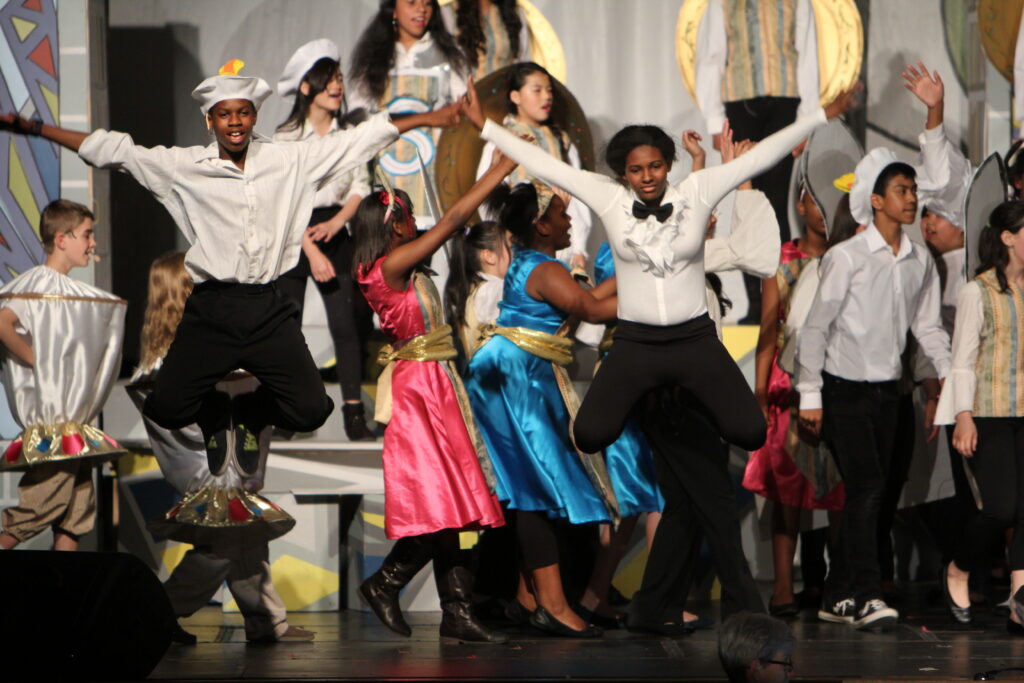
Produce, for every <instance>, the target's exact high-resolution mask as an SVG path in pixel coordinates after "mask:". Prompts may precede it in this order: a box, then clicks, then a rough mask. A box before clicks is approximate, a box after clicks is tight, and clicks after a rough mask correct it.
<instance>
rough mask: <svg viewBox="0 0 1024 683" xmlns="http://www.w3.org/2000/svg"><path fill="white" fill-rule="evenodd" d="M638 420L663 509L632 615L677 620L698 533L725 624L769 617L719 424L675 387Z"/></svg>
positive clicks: (654, 398) (649, 403) (647, 405)
mask: <svg viewBox="0 0 1024 683" xmlns="http://www.w3.org/2000/svg"><path fill="white" fill-rule="evenodd" d="M617 343H618V342H616V344H617ZM612 348H613V349H614V348H615V347H614V346H613V347H612ZM637 417H638V419H639V422H640V426H641V428H642V429H643V431H644V434H645V435H646V436H647V439H648V441H649V443H650V444H651V448H652V449H653V450H654V468H655V472H656V475H657V478H658V485H659V486H660V487H661V493H662V495H663V496H664V498H665V509H664V511H663V512H662V517H661V521H660V522H659V523H658V530H657V531H656V532H655V535H654V541H653V543H652V544H651V552H650V554H649V556H648V558H647V566H646V568H645V569H644V576H643V581H642V583H641V586H640V590H639V591H637V592H636V593H635V594H634V595H633V601H632V604H631V606H630V616H631V618H633V619H636V620H638V621H646V622H653V623H665V622H678V621H680V619H681V618H682V616H681V615H682V611H683V609H684V607H685V606H686V597H687V593H688V592H689V589H690V586H691V584H692V583H693V573H694V566H695V564H696V560H697V555H698V551H699V549H700V533H698V532H699V531H700V532H703V534H704V538H706V539H707V542H708V546H709V547H710V549H711V555H712V558H713V560H714V563H715V571H716V572H717V574H718V578H719V580H720V581H721V584H722V617H723V619H724V618H725V617H727V616H728V615H730V614H732V613H735V612H738V611H740V610H750V611H754V612H764V611H765V609H764V602H763V601H762V600H761V595H760V592H759V591H758V589H757V584H756V583H755V582H754V578H753V576H751V574H750V567H749V566H748V565H747V559H746V556H745V555H744V554H743V543H742V541H741V538H740V524H739V513H738V512H737V509H736V496H735V491H734V489H733V482H732V479H731V478H730V476H729V469H728V464H729V452H728V448H727V446H726V445H725V444H724V443H722V440H721V437H719V435H718V430H717V429H716V427H715V424H714V422H713V421H712V420H711V418H710V416H708V415H707V414H706V413H705V411H704V410H702V409H701V408H700V406H699V404H697V402H696V401H695V400H694V399H693V398H692V397H691V396H688V395H687V393H686V392H683V391H679V390H674V389H663V390H660V391H658V392H653V393H652V394H651V395H649V397H648V398H647V399H646V400H645V402H644V406H643V408H642V409H641V410H639V411H638V412H637Z"/></svg>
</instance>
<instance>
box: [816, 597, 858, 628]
mask: <svg viewBox="0 0 1024 683" xmlns="http://www.w3.org/2000/svg"><path fill="white" fill-rule="evenodd" d="M855 611H856V604H855V603H854V602H853V599H852V598H846V599H845V600H840V601H839V602H837V603H836V604H834V605H832V606H831V607H826V606H824V605H823V606H822V608H821V609H819V610H818V618H819V619H821V620H822V621H828V622H831V623H833V624H852V623H853V619H854V613H855Z"/></svg>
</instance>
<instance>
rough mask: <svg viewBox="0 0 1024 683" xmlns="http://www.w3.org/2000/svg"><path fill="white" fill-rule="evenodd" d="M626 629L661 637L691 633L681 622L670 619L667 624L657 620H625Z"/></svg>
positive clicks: (676, 636)
mask: <svg viewBox="0 0 1024 683" xmlns="http://www.w3.org/2000/svg"><path fill="white" fill-rule="evenodd" d="M626 629H627V630H628V631H629V632H630V633H643V634H645V635H653V636H661V637H663V638H682V637H684V636H688V635H690V634H692V633H693V629H692V628H691V627H689V626H687V625H686V624H685V623H683V622H679V621H671V622H669V623H667V624H663V623H659V622H657V621H639V620H636V619H627V620H626Z"/></svg>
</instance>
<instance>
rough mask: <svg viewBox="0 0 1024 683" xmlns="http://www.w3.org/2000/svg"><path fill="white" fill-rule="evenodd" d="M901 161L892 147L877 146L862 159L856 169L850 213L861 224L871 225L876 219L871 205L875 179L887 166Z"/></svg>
mask: <svg viewBox="0 0 1024 683" xmlns="http://www.w3.org/2000/svg"><path fill="white" fill-rule="evenodd" d="M896 163H899V159H897V158H896V155H895V154H894V153H893V151H892V150H891V149H887V148H885V147H876V148H874V149H873V150H871V151H870V152H868V153H867V155H866V156H865V157H864V158H863V159H861V160H860V162H859V163H858V164H857V168H855V169H854V171H853V175H854V177H855V180H854V181H853V188H852V189H851V190H850V213H852V214H853V218H854V220H856V221H857V222H858V223H860V224H861V225H869V224H870V223H871V221H872V220H874V217H875V212H874V209H873V208H872V207H871V190H872V189H874V187H875V181H876V180H878V176H879V175H881V173H882V171H884V170H885V167H886V166H888V165H890V164H896Z"/></svg>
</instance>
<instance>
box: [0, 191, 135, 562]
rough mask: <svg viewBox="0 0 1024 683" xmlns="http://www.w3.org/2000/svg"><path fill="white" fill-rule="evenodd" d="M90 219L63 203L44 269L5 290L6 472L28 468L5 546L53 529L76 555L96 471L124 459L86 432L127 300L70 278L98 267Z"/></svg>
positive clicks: (48, 239)
mask: <svg viewBox="0 0 1024 683" xmlns="http://www.w3.org/2000/svg"><path fill="white" fill-rule="evenodd" d="M93 218H94V217H93V214H92V212H91V211H90V210H89V209H88V208H87V207H85V206H82V205H81V204H77V203H75V202H71V201H67V200H64V199H58V200H56V201H54V202H51V203H50V204H49V205H48V206H47V207H46V208H45V209H43V212H42V216H41V217H40V225H39V236H40V239H41V240H42V243H43V250H44V251H45V252H46V263H45V264H44V265H41V266H36V267H34V268H30V269H29V270H27V271H25V272H24V273H22V274H21V275H19V276H18V277H17V278H15V279H14V280H12V281H11V282H9V283H7V285H5V286H4V287H3V289H2V290H0V344H2V345H3V347H4V349H5V350H6V352H7V353H6V358H4V360H3V372H4V389H5V390H6V393H7V401H8V404H9V406H10V408H11V412H12V413H13V415H14V417H15V419H16V420H17V421H18V424H19V425H20V426H21V427H22V428H23V429H24V431H23V432H22V433H21V434H20V435H19V436H18V437H17V438H16V439H14V440H13V441H12V442H11V444H10V445H9V446H8V447H7V449H6V451H5V452H4V454H3V457H2V458H0V471H17V470H27V471H26V472H25V475H24V476H23V477H22V478H21V481H20V482H19V484H18V504H17V505H15V506H14V507H10V508H7V509H6V510H4V511H3V532H2V533H0V548H3V549H5V550H7V549H11V548H13V547H14V546H16V545H18V544H19V543H22V542H23V541H27V540H28V539H30V538H32V537H33V536H35V535H36V534H38V533H40V532H41V531H43V530H45V529H46V528H52V529H53V535H54V538H53V546H54V549H56V550H77V549H78V539H79V537H80V536H81V535H82V534H85V533H87V532H89V531H90V530H91V529H92V527H93V524H94V523H95V518H96V495H95V491H94V488H93V478H92V466H93V464H95V463H96V462H98V461H99V460H102V459H107V458H110V457H114V456H117V455H121V454H123V453H124V450H122V449H121V448H120V447H118V446H117V444H116V443H114V442H113V440H111V439H109V438H108V437H107V436H106V435H105V434H103V432H101V431H100V430H99V429H96V428H95V427H94V426H92V425H91V424H89V423H90V422H91V421H92V420H93V419H94V418H95V417H96V415H97V413H99V410H100V408H101V407H102V406H103V403H104V401H105V400H106V397H107V395H108V394H109V392H110V388H111V386H112V385H113V382H114V380H115V379H116V378H117V371H118V368H119V365H120V355H121V338H122V335H123V332H124V311H125V305H124V304H125V303H126V302H125V301H123V300H121V299H118V298H116V297H114V296H113V295H112V294H109V293H108V292H104V291H103V290H101V289H97V288H96V287H91V286H89V285H87V284H85V283H83V282H79V281H77V280H73V279H72V278H70V277H68V273H69V272H70V271H71V270H72V269H73V268H82V267H85V266H87V265H88V264H89V263H90V262H91V261H92V252H93V250H94V249H95V248H96V240H95V238H94V236H93Z"/></svg>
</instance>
